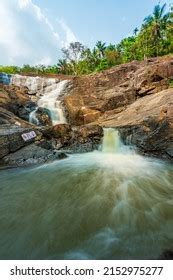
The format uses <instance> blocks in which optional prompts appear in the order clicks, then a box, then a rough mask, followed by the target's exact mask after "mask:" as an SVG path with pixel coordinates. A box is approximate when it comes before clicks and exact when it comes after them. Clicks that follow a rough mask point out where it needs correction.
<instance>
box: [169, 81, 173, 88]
mask: <svg viewBox="0 0 173 280" xmlns="http://www.w3.org/2000/svg"><path fill="white" fill-rule="evenodd" d="M169 86H170V87H172V88H173V79H170V80H169Z"/></svg>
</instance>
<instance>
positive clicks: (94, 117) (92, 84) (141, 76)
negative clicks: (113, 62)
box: [0, 56, 173, 166]
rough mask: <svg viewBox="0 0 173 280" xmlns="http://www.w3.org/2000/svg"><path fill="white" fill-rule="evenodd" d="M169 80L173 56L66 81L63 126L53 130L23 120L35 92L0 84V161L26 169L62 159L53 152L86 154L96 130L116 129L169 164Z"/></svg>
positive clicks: (172, 124)
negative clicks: (27, 136)
mask: <svg viewBox="0 0 173 280" xmlns="http://www.w3.org/2000/svg"><path fill="white" fill-rule="evenodd" d="M55 78H57V79H59V80H61V77H55ZM172 81H173V56H167V57H161V58H155V59H148V60H146V61H142V62H139V61H133V62H131V63H127V64H123V65H119V66H117V67H113V68H111V69H109V70H106V71H103V72H100V73H96V74H92V75H86V76H81V77H69V83H68V87H67V88H66V92H65V94H64V95H63V97H62V102H63V104H64V107H65V111H66V117H67V120H68V125H61V124H60V125H58V126H55V127H52V126H50V122H47V121H46V122H45V125H46V126H40V127H39V126H36V125H33V124H30V123H29V122H28V116H29V113H30V112H31V111H32V110H33V109H34V108H35V107H36V105H37V104H36V99H37V98H38V94H39V92H37V91H36V92H34V93H32V94H30V92H28V88H27V87H24V86H14V85H8V86H5V85H1V86H0V141H1V153H0V158H1V162H0V163H1V164H2V165H4V163H6V164H9V165H11V166H15V160H16V161H17V162H18V164H17V165H18V166H23V165H26V166H27V165H28V164H34V163H42V162H45V161H48V160H53V159H56V158H62V157H64V155H59V153H58V154H57V150H63V151H68V152H69V151H71V152H83V151H91V150H92V149H94V148H96V147H97V146H98V145H99V143H100V141H101V137H102V134H103V133H102V127H115V128H117V129H118V130H119V132H120V134H121V137H122V139H123V140H124V142H125V143H127V144H134V145H135V146H136V147H137V148H138V149H139V151H140V152H141V153H143V154H147V155H148V154H149V155H154V156H157V157H160V158H165V159H169V160H173V87H172ZM35 95H36V96H37V98H35V99H34V96H35ZM43 113H44V112H42V114H43ZM41 117H42V116H41ZM44 118H45V115H44V114H43V117H42V119H44ZM43 124H44V123H43ZM31 131H34V132H35V135H36V136H35V138H33V139H32V140H31V141H24V140H23V139H22V138H21V137H22V134H25V133H27V132H31ZM36 151H38V152H36ZM28 158H29V160H28ZM37 159H38V160H37ZM24 162H25V163H24Z"/></svg>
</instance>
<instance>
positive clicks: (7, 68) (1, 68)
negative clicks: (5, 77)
mask: <svg viewBox="0 0 173 280" xmlns="http://www.w3.org/2000/svg"><path fill="white" fill-rule="evenodd" d="M0 72H4V73H7V74H15V73H19V72H20V68H19V67H17V66H0Z"/></svg>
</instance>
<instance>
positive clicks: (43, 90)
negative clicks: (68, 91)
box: [11, 75, 69, 125]
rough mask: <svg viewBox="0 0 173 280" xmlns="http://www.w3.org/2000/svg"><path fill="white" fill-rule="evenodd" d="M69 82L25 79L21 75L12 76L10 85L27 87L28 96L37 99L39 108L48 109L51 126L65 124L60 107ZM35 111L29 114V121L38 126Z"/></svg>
mask: <svg viewBox="0 0 173 280" xmlns="http://www.w3.org/2000/svg"><path fill="white" fill-rule="evenodd" d="M68 82H69V81H67V80H64V81H59V80H57V79H53V78H50V79H47V78H40V77H27V76H21V75H13V76H12V78H11V84H14V85H16V86H20V87H21V86H23V87H27V88H28V90H29V94H30V95H36V96H37V97H38V101H37V105H38V107H41V108H46V109H48V112H50V117H51V121H52V124H53V125H55V124H58V123H66V118H65V115H64V112H63V108H62V106H61V99H60V98H61V97H62V95H63V94H64V90H65V88H66V86H67V84H68ZM37 109H38V108H36V109H35V110H33V111H32V112H31V113H30V116H29V121H30V122H31V123H34V124H36V125H39V120H38V119H37Z"/></svg>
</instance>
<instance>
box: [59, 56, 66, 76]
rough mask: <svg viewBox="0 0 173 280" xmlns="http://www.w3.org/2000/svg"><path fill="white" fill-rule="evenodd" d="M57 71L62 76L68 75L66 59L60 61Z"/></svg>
mask: <svg viewBox="0 0 173 280" xmlns="http://www.w3.org/2000/svg"><path fill="white" fill-rule="evenodd" d="M57 69H58V71H59V72H60V73H62V74H68V73H67V72H68V64H67V61H66V60H65V59H59V60H58V63H57Z"/></svg>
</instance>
